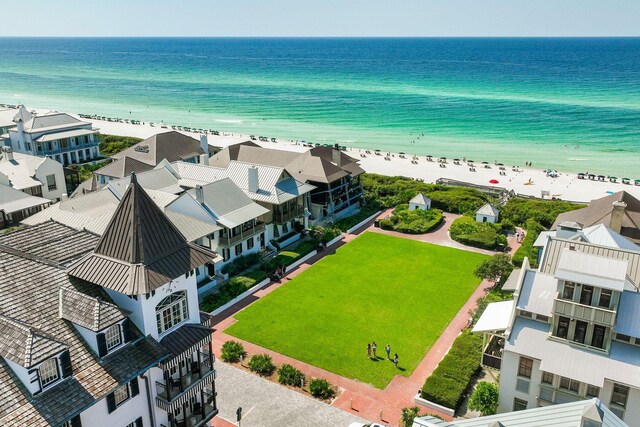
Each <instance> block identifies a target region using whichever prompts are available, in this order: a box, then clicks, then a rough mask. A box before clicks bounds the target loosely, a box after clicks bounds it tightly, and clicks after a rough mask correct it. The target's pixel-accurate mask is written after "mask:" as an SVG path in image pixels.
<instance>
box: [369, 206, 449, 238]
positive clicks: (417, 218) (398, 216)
mask: <svg viewBox="0 0 640 427" xmlns="http://www.w3.org/2000/svg"><path fill="white" fill-rule="evenodd" d="M441 222H442V211H441V210H439V209H429V210H426V211H425V210H422V209H414V210H409V206H408V205H406V204H402V205H399V206H398V207H397V208H395V210H394V211H393V215H391V217H390V218H389V219H387V220H382V221H380V227H381V228H383V229H385V230H394V231H398V232H400V233H407V234H424V233H428V232H429V231H431V230H433V229H434V228H436V227H437V226H438V225H440V223H441Z"/></svg>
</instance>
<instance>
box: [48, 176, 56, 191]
mask: <svg viewBox="0 0 640 427" xmlns="http://www.w3.org/2000/svg"><path fill="white" fill-rule="evenodd" d="M47 188H48V189H49V191H55V190H57V189H58V186H57V185H56V176H55V175H47Z"/></svg>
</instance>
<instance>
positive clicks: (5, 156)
mask: <svg viewBox="0 0 640 427" xmlns="http://www.w3.org/2000/svg"><path fill="white" fill-rule="evenodd" d="M12 160H13V149H12V148H11V147H9V146H4V147H2V161H3V162H10V161H12Z"/></svg>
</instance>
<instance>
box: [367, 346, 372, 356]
mask: <svg viewBox="0 0 640 427" xmlns="http://www.w3.org/2000/svg"><path fill="white" fill-rule="evenodd" d="M367 357H368V358H369V359H371V344H369V343H367Z"/></svg>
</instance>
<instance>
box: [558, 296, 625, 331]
mask: <svg viewBox="0 0 640 427" xmlns="http://www.w3.org/2000/svg"><path fill="white" fill-rule="evenodd" d="M553 312H554V313H555V314H557V315H560V316H567V317H571V318H573V319H577V320H584V321H585V322H595V323H599V324H601V325H606V326H609V327H613V325H614V324H615V321H616V312H615V311H613V310H608V309H606V308H601V307H593V306H590V305H584V304H580V303H577V302H575V301H567V300H564V299H560V298H557V297H556V299H555V306H554V309H553Z"/></svg>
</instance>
